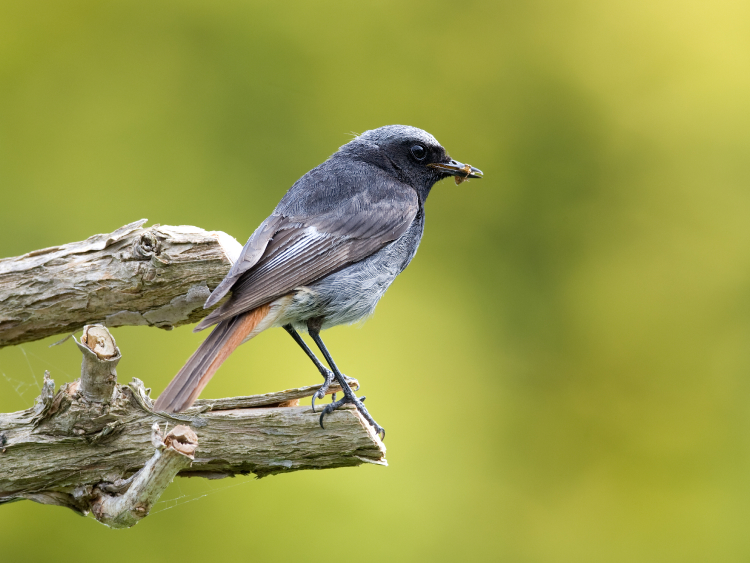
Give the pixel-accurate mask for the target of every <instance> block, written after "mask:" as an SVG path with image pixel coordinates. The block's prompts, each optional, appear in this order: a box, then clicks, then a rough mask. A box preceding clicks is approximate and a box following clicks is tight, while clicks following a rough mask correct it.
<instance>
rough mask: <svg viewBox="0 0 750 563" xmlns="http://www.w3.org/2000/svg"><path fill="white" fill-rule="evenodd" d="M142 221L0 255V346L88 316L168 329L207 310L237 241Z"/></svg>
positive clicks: (64, 330) (71, 326)
mask: <svg viewBox="0 0 750 563" xmlns="http://www.w3.org/2000/svg"><path fill="white" fill-rule="evenodd" d="M145 222H146V220H145V219H142V220H140V221H136V222H135V223H131V224H129V225H125V226H124V227H121V228H119V229H117V230H116V231H114V232H113V233H109V234H103V235H94V236H92V237H90V238H88V239H86V240H85V241H81V242H72V243H69V244H65V245H62V246H54V247H51V248H45V249H42V250H35V251H33V252H29V253H28V254H24V255H23V256H18V257H15V258H4V259H0V347H2V346H8V345H12V344H21V343H23V342H29V341H32V340H38V339H41V338H45V337H47V336H51V335H55V334H71V333H72V332H75V331H77V330H80V329H81V328H82V327H83V326H84V325H85V324H94V323H102V324H105V325H106V326H109V327H115V326H123V325H151V326H156V327H159V328H166V329H171V328H172V327H175V326H179V325H182V324H186V323H194V322H197V321H198V320H200V319H201V318H203V317H204V316H206V314H208V312H209V311H207V310H204V309H203V303H205V301H206V298H207V297H208V296H209V294H210V291H211V290H212V289H213V288H215V287H216V285H218V284H219V282H220V281H221V280H222V279H224V276H225V275H226V273H227V272H228V271H229V268H230V267H231V265H232V263H233V261H234V260H235V259H236V258H237V256H239V253H240V251H241V250H242V245H240V243H238V242H237V241H236V240H235V239H234V238H232V237H230V236H229V235H227V234H225V233H222V232H218V231H214V232H208V231H204V230H203V229H199V228H197V227H190V226H178V227H169V226H159V225H154V226H153V227H148V228H143V224H144V223H145Z"/></svg>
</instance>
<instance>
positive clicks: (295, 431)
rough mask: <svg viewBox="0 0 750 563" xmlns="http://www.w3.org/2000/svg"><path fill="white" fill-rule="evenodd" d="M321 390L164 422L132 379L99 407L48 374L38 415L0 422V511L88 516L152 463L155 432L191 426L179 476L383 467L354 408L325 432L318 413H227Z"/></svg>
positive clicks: (242, 401)
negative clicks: (2, 506) (21, 504)
mask: <svg viewBox="0 0 750 563" xmlns="http://www.w3.org/2000/svg"><path fill="white" fill-rule="evenodd" d="M319 388H320V386H319V385H312V386H309V387H305V388H300V389H296V390H289V391H283V392H280V393H269V394H266V395H261V396H257V397H244V398H234V399H221V400H216V401H201V402H200V404H196V405H194V406H193V407H192V408H191V409H190V410H189V411H187V412H186V413H180V414H179V415H164V414H162V413H155V412H153V411H152V410H151V409H152V406H153V402H152V400H151V398H150V397H149V392H148V390H147V389H145V388H144V386H143V383H142V382H141V381H140V380H138V379H134V380H133V382H132V383H130V384H129V385H127V386H120V385H117V386H116V388H115V393H114V395H113V399H112V401H111V402H110V403H95V402H89V401H87V400H86V399H85V398H84V396H83V395H82V393H81V392H80V381H79V380H77V381H75V382H73V383H68V384H65V385H63V386H62V388H61V389H60V390H59V391H58V392H57V393H54V382H53V381H52V380H51V379H50V378H49V374H45V381H44V386H43V390H42V394H41V395H40V397H39V398H38V399H37V402H36V404H35V406H34V407H32V408H30V409H27V410H25V411H19V412H15V413H7V414H0V444H2V449H0V503H4V502H10V501H13V500H20V499H30V500H35V501H37V502H43V503H45V504H58V505H62V506H67V507H69V508H73V509H74V510H76V511H78V512H81V513H86V512H88V511H89V510H90V509H91V503H92V502H93V500H92V496H91V495H92V490H93V488H94V487H96V486H101V485H102V484H106V483H116V482H118V481H119V480H122V479H125V478H127V477H129V476H130V475H132V474H133V473H135V472H137V471H138V470H139V469H140V468H141V467H143V466H144V464H145V463H146V462H147V461H148V460H149V459H150V458H151V457H152V456H153V454H154V447H153V445H152V443H151V432H152V430H151V429H152V427H153V425H154V423H157V424H159V425H161V426H162V427H164V428H166V427H169V428H172V427H174V426H175V425H178V424H183V425H189V426H190V427H191V428H192V429H193V430H194V431H195V433H196V434H197V435H198V441H199V446H198V450H197V452H196V453H195V460H194V461H193V463H192V466H191V467H190V468H189V469H185V470H182V471H181V472H180V475H183V476H186V475H189V476H201V477H208V478H221V477H228V476H233V475H236V474H243V475H245V474H250V473H253V474H255V475H257V476H259V477H263V476H266V475H273V474H276V473H286V472H290V471H298V470H302V469H329V468H335V467H349V466H356V465H360V464H362V463H375V464H381V465H385V464H386V462H385V446H384V445H383V443H382V442H381V441H380V439H379V438H378V437H377V435H376V434H375V433H374V431H373V430H372V428H371V427H370V425H369V424H367V423H366V421H365V420H364V419H363V418H362V417H361V415H360V414H359V413H358V412H357V411H356V410H355V409H349V408H343V409H340V410H338V411H336V412H334V413H332V414H331V415H328V416H327V417H326V419H325V429H323V428H321V427H320V425H319V423H318V419H319V416H320V414H319V413H313V412H312V409H311V408H310V407H309V406H294V407H278V406H258V407H256V408H232V407H235V406H238V405H250V404H255V405H262V404H266V405H268V404H271V405H278V404H279V403H281V402H282V401H280V399H283V400H285V401H286V400H289V398H290V397H296V398H300V397H301V396H311V395H312V394H313V393H314V392H315V391H316V390H317V389H319ZM337 389H338V388H334V387H333V386H332V388H331V389H330V391H336V390H337ZM226 407H229V408H226ZM209 409H211V410H209ZM201 411H203V412H201Z"/></svg>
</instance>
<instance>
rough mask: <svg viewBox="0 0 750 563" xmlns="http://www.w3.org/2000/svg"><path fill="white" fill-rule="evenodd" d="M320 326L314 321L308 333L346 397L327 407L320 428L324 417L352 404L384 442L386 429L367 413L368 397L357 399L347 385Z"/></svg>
mask: <svg viewBox="0 0 750 563" xmlns="http://www.w3.org/2000/svg"><path fill="white" fill-rule="evenodd" d="M320 325H321V322H320V320H319V319H312V320H310V321H308V323H307V331H308V333H309V334H310V337H311V338H312V339H313V340H314V341H315V344H317V346H318V348H320V351H321V352H322V353H323V356H324V357H325V359H326V361H327V362H328V365H329V366H331V369H332V370H333V373H334V375H335V377H336V379H337V380H338V382H339V384H340V385H341V389H342V391H343V392H344V397H343V398H342V399H340V400H338V401H334V402H332V403H330V404H328V405H326V406H325V408H324V409H323V412H322V413H321V415H320V427H321V428H324V426H323V417H324V416H325V415H327V414H329V413H332V412H333V411H335V410H336V409H338V408H339V407H341V406H343V405H345V404H347V403H352V404H353V405H354V406H355V407H357V410H358V411H359V412H360V414H361V415H362V416H363V417H365V420H367V422H369V423H370V424H371V425H372V427H373V428H375V431H376V432H377V433H378V434H379V435H380V436H381V439H383V440H384V439H385V429H384V428H383V427H382V426H380V425H379V424H378V423H377V422H375V419H373V418H372V416H370V413H369V412H367V408H365V405H364V400H365V398H366V397H362V398H361V399H359V398H357V396H356V395H355V394H354V391H352V389H351V387H349V385H348V384H347V382H346V377H345V376H344V375H343V374H342V373H341V371H339V368H337V367H336V363H335V362H334V361H333V358H332V357H331V354H330V352H328V348H326V345H325V344H323V341H322V340H321V338H320Z"/></svg>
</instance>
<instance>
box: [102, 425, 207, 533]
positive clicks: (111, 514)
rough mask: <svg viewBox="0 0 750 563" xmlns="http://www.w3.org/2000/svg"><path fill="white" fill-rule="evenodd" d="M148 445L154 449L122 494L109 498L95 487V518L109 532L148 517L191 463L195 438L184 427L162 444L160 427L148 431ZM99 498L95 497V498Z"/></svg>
mask: <svg viewBox="0 0 750 563" xmlns="http://www.w3.org/2000/svg"><path fill="white" fill-rule="evenodd" d="M151 443H152V444H153V446H154V447H155V448H156V451H155V452H154V455H153V456H151V459H149V460H148V461H147V462H146V465H144V466H143V468H142V469H141V470H140V471H138V473H136V474H135V475H134V476H133V477H131V478H130V479H129V480H128V481H129V482H128V483H127V485H128V487H127V490H126V491H125V492H124V493H123V494H110V493H109V492H107V489H108V488H109V489H110V490H111V489H116V488H117V485H115V486H114V487H106V486H103V487H101V488H100V487H95V488H94V497H95V499H96V500H94V501H93V504H92V510H91V511H92V512H93V514H94V517H95V518H96V519H97V520H98V521H99V522H101V523H102V524H105V525H107V526H109V527H110V528H130V527H131V526H135V525H136V524H137V523H138V522H139V521H140V520H141V519H142V518H145V517H146V516H148V513H149V511H150V510H151V507H152V506H153V505H154V504H155V503H156V501H157V500H159V497H160V496H161V494H162V493H163V492H164V491H165V490H166V488H167V487H168V486H169V484H170V483H171V482H172V479H174V477H175V475H177V474H178V473H179V472H180V471H181V470H183V469H187V468H189V467H190V465H191V464H192V462H193V456H194V454H195V450H196V448H197V447H198V437H197V436H196V435H195V432H193V431H192V430H191V429H190V428H189V427H187V426H182V425H179V426H175V427H174V428H173V429H172V430H171V431H170V432H169V433H168V434H167V435H166V436H165V437H164V440H162V436H161V432H160V431H159V424H158V423H156V422H155V423H154V425H153V426H152V427H151ZM97 495H98V496H97Z"/></svg>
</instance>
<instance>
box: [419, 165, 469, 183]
mask: <svg viewBox="0 0 750 563" xmlns="http://www.w3.org/2000/svg"><path fill="white" fill-rule="evenodd" d="M427 166H429V167H430V168H434V169H436V170H440V171H441V172H443V173H444V174H450V175H451V176H455V177H456V184H460V183H461V182H463V181H464V180H468V179H469V178H481V177H482V171H481V170H480V169H479V168H474V167H473V166H472V165H471V164H464V163H463V162H458V161H457V160H451V161H450V162H433V163H431V164H428V165H427Z"/></svg>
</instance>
